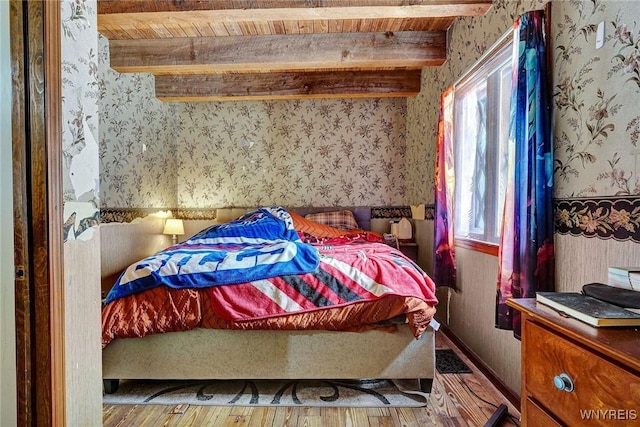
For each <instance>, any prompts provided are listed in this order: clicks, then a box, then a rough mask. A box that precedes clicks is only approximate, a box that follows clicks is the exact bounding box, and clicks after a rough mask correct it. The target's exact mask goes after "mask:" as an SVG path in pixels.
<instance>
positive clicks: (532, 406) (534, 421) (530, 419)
mask: <svg viewBox="0 0 640 427" xmlns="http://www.w3.org/2000/svg"><path fill="white" fill-rule="evenodd" d="M524 406H525V407H524V408H523V412H524V413H525V414H526V417H527V420H526V424H527V425H528V426H532V427H534V426H544V427H562V424H558V423H557V422H556V420H555V419H553V417H552V416H551V415H549V414H547V413H546V412H545V411H544V410H543V409H542V408H541V407H540V406H538V405H537V404H536V403H535V402H534V401H533V400H531V399H529V398H528V399H525V401H524Z"/></svg>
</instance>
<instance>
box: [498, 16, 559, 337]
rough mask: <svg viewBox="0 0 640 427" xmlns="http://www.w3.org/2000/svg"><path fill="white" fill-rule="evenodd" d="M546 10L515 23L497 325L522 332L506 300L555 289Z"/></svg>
mask: <svg viewBox="0 0 640 427" xmlns="http://www.w3.org/2000/svg"><path fill="white" fill-rule="evenodd" d="M546 55H547V52H546V46H545V34H544V12H543V11H531V12H527V13H525V14H523V15H522V16H521V17H520V18H519V19H518V20H517V21H516V23H515V25H514V55H513V84H512V97H511V123H510V135H509V163H508V171H507V191H506V200H505V207H504V216H503V223H502V236H501V240H500V250H499V274H498V286H497V296H496V327H498V328H500V329H513V331H514V334H515V335H516V337H519V336H520V313H519V312H518V311H515V310H512V309H511V308H510V307H508V306H507V305H506V300H507V299H508V298H534V297H535V294H536V291H551V290H553V288H554V268H555V267H554V254H553V146H552V142H551V128H550V104H549V95H548V86H547V85H548V84H547V68H546V65H547V64H546Z"/></svg>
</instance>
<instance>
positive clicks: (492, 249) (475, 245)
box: [455, 237, 500, 256]
mask: <svg viewBox="0 0 640 427" xmlns="http://www.w3.org/2000/svg"><path fill="white" fill-rule="evenodd" d="M455 245H456V247H458V248H465V249H470V250H472V251H476V252H482V253H485V254H488V255H494V256H498V251H499V249H500V248H499V246H498V245H492V244H489V243H485V242H479V241H477V240H471V239H461V238H459V237H458V238H456V239H455Z"/></svg>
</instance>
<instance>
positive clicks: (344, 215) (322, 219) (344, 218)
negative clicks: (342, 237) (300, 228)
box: [305, 210, 360, 230]
mask: <svg viewBox="0 0 640 427" xmlns="http://www.w3.org/2000/svg"><path fill="white" fill-rule="evenodd" d="M305 218H306V219H308V220H311V221H315V222H318V223H320V224H324V225H328V226H330V227H334V228H339V229H341V230H353V229H359V228H360V227H359V226H358V222H357V221H356V218H355V217H354V216H353V212H351V211H349V210H344V211H332V212H318V213H313V214H307V215H305Z"/></svg>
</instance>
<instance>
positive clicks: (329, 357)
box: [102, 207, 437, 393]
mask: <svg viewBox="0 0 640 427" xmlns="http://www.w3.org/2000/svg"><path fill="white" fill-rule="evenodd" d="M265 209H266V212H267V214H266V215H265V213H264V211H265ZM273 209H276V210H275V211H274V210H273ZM325 210H327V209H325ZM283 212H284V214H283ZM339 212H342V213H344V210H340V211H339ZM354 212H355V215H354V222H355V223H356V224H355V227H356V228H355V229H351V230H346V227H342V228H338V227H334V225H336V224H333V223H331V222H326V221H320V222H316V220H317V219H318V218H317V217H311V214H313V213H314V211H310V210H309V209H305V210H303V211H300V210H298V211H297V212H294V210H288V211H287V210H285V209H283V208H277V207H269V208H261V209H258V210H252V211H250V212H249V213H247V214H245V215H242V216H241V217H240V218H238V219H237V220H235V221H231V222H223V223H222V224H225V226H226V227H227V228H228V229H234V228H235V229H236V230H239V229H242V230H245V229H246V228H247V227H246V224H247V222H246V221H247V218H249V219H250V220H253V219H255V217H256V215H257V216H260V215H263V216H268V215H269V214H271V215H273V216H275V217H277V218H278V220H281V221H283V222H284V224H285V225H284V228H285V230H284V231H282V230H280V231H279V232H283V233H284V234H286V236H287V237H286V238H283V239H284V240H287V239H289V238H290V241H289V240H287V245H291V246H292V247H294V248H295V250H297V253H304V254H306V255H309V254H311V255H313V253H316V254H317V255H318V261H317V264H316V265H315V266H314V260H313V259H312V257H311V256H310V258H309V259H302V261H299V262H298V264H299V265H296V266H292V267H284V268H285V270H283V271H284V273H286V274H284V273H283V274H278V275H276V276H274V275H273V273H272V272H270V273H264V274H265V275H266V276H269V277H268V278H266V279H260V278H258V279H256V280H245V279H247V278H251V279H253V278H254V277H253V274H254V271H257V270H259V269H258V268H255V265H254V266H253V267H254V268H251V270H241V272H240V273H235V275H233V274H232V277H234V280H231V282H233V284H229V285H228V284H223V283H218V282H217V281H218V279H216V278H212V276H206V277H205V279H203V280H201V279H200V276H198V279H192V278H191V279H189V280H187V282H189V286H184V287H183V286H176V285H175V284H172V283H169V286H164V285H158V284H157V283H156V282H157V280H155V279H154V280H151V277H150V276H153V275H154V274H151V273H149V272H146V271H145V269H144V268H143V267H144V266H146V265H148V264H149V262H148V261H145V260H141V261H140V263H137V264H136V265H137V267H136V266H135V265H131V266H129V267H128V268H127V269H126V270H125V272H124V273H123V274H122V275H121V277H120V279H119V280H118V282H117V283H116V285H115V286H114V289H112V291H111V292H110V296H109V297H107V303H106V304H105V305H104V306H103V319H102V325H103V338H102V339H103V342H102V344H103V353H102V370H103V380H104V388H105V392H106V393H112V392H114V391H116V390H117V388H118V383H119V380H120V379H365V378H366V379H369V378H376V379H393V380H417V381H416V383H417V385H418V388H419V389H420V391H422V392H426V393H428V392H430V390H431V384H432V379H433V375H434V364H435V349H434V345H435V344H434V331H433V329H432V328H431V327H430V321H431V320H432V317H433V314H434V313H435V305H436V304H437V300H436V299H435V295H434V292H433V291H434V288H433V282H432V281H431V279H429V278H428V276H426V274H424V272H422V270H421V269H420V268H419V267H418V266H417V265H416V264H415V263H413V262H412V261H411V260H409V259H408V258H406V257H405V256H404V255H403V254H402V253H401V252H400V251H398V250H397V249H395V248H393V247H392V246H390V245H387V244H385V243H383V242H381V241H380V240H379V236H378V235H377V234H376V233H373V232H370V231H365V230H368V229H369V228H370V227H371V223H370V218H369V217H368V212H369V211H367V210H364V211H363V210H362V209H361V210H356V211H354ZM322 217H324V215H321V218H322ZM238 221H240V223H239V224H241V227H235V225H236V224H238ZM243 221H244V222H243ZM222 224H217V225H214V226H213V227H208V228H205V229H204V230H203V231H201V232H200V233H197V234H196V235H195V236H193V237H192V238H190V239H187V240H186V241H185V242H182V243H181V244H178V245H177V246H176V247H172V248H173V249H172V248H168V249H167V250H166V251H169V253H170V255H171V250H173V251H174V252H175V253H178V252H180V251H181V250H183V249H185V247H186V246H188V245H189V244H191V245H192V247H195V248H196V249H198V250H199V249H201V247H200V246H201V245H202V242H203V241H206V242H210V241H215V242H219V239H220V238H221V235H220V234H219V233H221V231H220V229H223V228H225V227H224V226H222ZM212 230H213V231H212ZM292 230H293V233H294V234H292V233H291V232H292ZM207 233H209V234H207ZM211 233H213V234H211ZM243 233H244V231H243ZM257 233H258V234H260V235H262V231H261V230H260V231H258V232H257ZM223 234H224V233H223ZM211 236H214V238H213V239H211V238H210V237H211ZM222 237H224V238H226V237H225V236H224V235H223V236H222ZM278 237H279V238H280V237H282V236H278ZM243 238H244V237H243ZM279 238H276V239H274V241H277V242H279V243H282V242H281V241H280V240H279ZM216 239H218V240H216ZM189 242H191V243H189ZM194 242H195V243H194ZM227 243H228V242H227ZM252 243H255V242H252ZM216 244H217V243H216ZM269 244H271V243H269ZM185 245H186V246H185ZM192 247H190V248H189V250H191V249H192ZM252 248H253V249H255V247H254V246H252ZM309 248H311V250H310V251H308V252H305V251H307V250H308V249H309ZM205 249H206V248H205ZM205 249H203V250H205ZM216 249H217V247H216ZM225 249H229V247H228V246H225ZM235 249H236V248H235V247H234V248H232V251H233V250H235ZM267 249H268V250H266V252H268V253H269V254H272V253H275V252H282V253H285V252H286V251H285V250H281V251H275V250H272V249H273V247H272V246H267ZM243 250H244V249H243ZM159 254H164V255H163V256H165V258H162V262H160V264H162V265H163V266H164V264H163V263H164V262H165V261H166V259H167V257H170V255H166V252H165V251H161V252H160V253H159ZM156 255H158V254H156ZM227 255H228V254H227ZM207 256H208V255H207ZM234 256H235V255H234ZM260 256H263V255H260ZM289 258H292V259H293V257H289ZM303 258H304V256H303ZM378 258H380V260H378ZM207 259H209V258H207ZM220 259H221V258H216V261H215V263H218V262H219V260H220ZM256 259H257V258H256ZM154 262H158V261H157V260H156V261H154ZM160 264H156V265H152V267H150V269H151V270H154V269H155V270H158V271H159V270H161V269H162V268H165V267H162V268H160V267H158V265H160ZM178 264H179V263H178ZM201 264H202V262H201ZM254 264H255V263H254ZM356 264H357V268H355V267H354V265H356ZM140 265H143V267H140ZM216 265H218V264H216ZM220 265H222V264H221V263H220V264H219V265H218V268H219V269H222V267H220ZM346 265H350V267H345V266H346ZM396 265H399V266H400V268H399V270H398V272H389V271H388V268H395V267H393V266H396ZM166 268H168V267H166ZM181 268H182V269H183V271H187V272H189V270H184V269H185V268H186V267H185V263H184V262H183V263H182V267H181ZM286 268H292V269H293V270H290V271H287V270H286ZM298 268H301V269H302V270H301V271H300V272H298V273H295V271H296V269H298ZM305 268H306V269H307V272H304V269H305ZM367 269H369V270H367ZM311 270H313V271H311ZM132 271H133V273H132ZM292 271H293V273H292ZM318 271H322V272H323V275H321V277H324V279H322V280H324V281H325V282H326V283H334V284H335V279H336V278H338V279H339V280H338V282H340V285H341V286H342V285H345V284H346V283H350V279H349V278H348V277H347V276H349V274H352V275H355V276H357V277H358V280H357V282H361V281H362V280H361V279H362V277H363V276H364V277H369V279H370V278H371V277H374V279H375V280H369V281H368V282H369V284H368V285H367V286H368V288H367V289H366V291H362V290H351V289H347V290H344V289H342V288H341V290H339V291H336V290H335V289H333V292H335V293H337V294H339V295H340V298H341V299H339V300H336V299H335V298H336V297H335V296H333V295H331V296H327V292H326V291H325V290H321V291H319V290H318V289H316V288H314V289H315V290H314V291H313V292H315V294H314V295H316V297H315V298H308V296H309V295H308V294H309V291H308V287H309V284H311V286H312V287H313V286H316V285H314V283H315V282H314V280H316V279H315V276H316V275H318V273H317V272H318ZM327 271H328V273H327ZM347 271H349V273H347ZM354 271H355V273H354ZM128 274H129V276H127V275H128ZM207 274H209V273H208V272H207ZM256 274H260V273H256ZM136 275H137V276H136ZM327 275H329V276H330V278H329V279H327V277H328V276H327ZM376 275H378V276H376ZM167 276H172V274H167ZM183 276H185V277H187V276H189V274H183ZM311 276H313V277H314V278H311ZM126 277H128V279H127V278H126ZM132 277H134V279H133V280H131V278H132ZM140 277H142V279H143V280H138V279H140ZM292 277H294V278H296V279H295V280H293V279H292ZM407 277H409V278H410V279H407ZM238 278H241V280H240V279H238ZM298 278H304V280H298ZM156 279H157V278H156ZM162 280H164V279H161V280H160V281H161V282H162ZM225 280H228V279H225ZM322 280H321V281H322ZM298 281H301V282H302V283H303V287H304V289H305V290H304V291H300V290H299V289H298V290H297V291H296V292H302V293H303V294H304V295H306V298H302V299H300V295H298V293H295V294H291V293H287V295H285V296H284V300H283V297H282V295H276V296H274V295H273V294H269V297H268V298H267V299H266V300H265V299H264V298H263V296H264V295H263V293H266V291H265V289H267V288H268V289H271V288H277V290H278V292H280V293H282V292H281V288H282V284H283V283H285V282H286V286H291V283H292V282H296V283H297V282H298ZM352 281H353V282H354V283H355V282H356V280H355V279H353V280H352ZM365 281H366V280H365ZM394 281H395V282H406V285H405V286H404V287H402V286H400V287H398V288H397V289H396V288H391V287H388V286H387V285H389V283H387V282H394ZM141 283H143V285H141ZM212 283H213V284H214V285H213V286H212V285H211V284H212ZM256 283H258V284H260V286H258V285H256ZM123 285H124V286H123ZM147 285H148V286H149V288H144V287H145V286H147ZM141 286H142V287H141ZM331 286H333V285H331ZM331 286H330V287H331ZM348 286H352V285H348ZM354 286H362V284H355V285H354ZM394 286H395V285H394ZM123 288H126V289H125V290H124V291H122V289H123ZM255 289H259V290H260V292H257V294H259V295H258V296H256V295H255V294H256V292H255ZM287 289H289V288H288V287H287ZM354 289H355V288H354ZM358 289H359V288H358ZM287 292H289V290H287ZM292 292H293V291H292ZM120 294H122V295H120ZM364 294H366V295H367V296H366V297H364V296H363V295H364ZM318 295H319V296H320V298H318ZM349 295H350V296H349ZM332 298H333V299H332ZM274 301H277V303H276V304H273V302H274ZM283 301H284V302H283ZM309 301H313V303H311V302H309ZM318 301H320V302H318ZM305 304H306V305H305ZM185 313H187V314H186V315H185ZM158 319H159V321H157V320H158Z"/></svg>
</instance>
